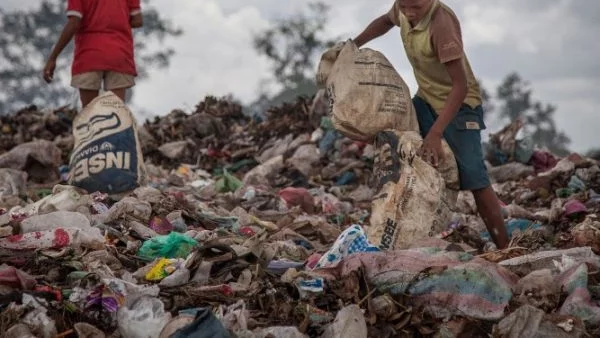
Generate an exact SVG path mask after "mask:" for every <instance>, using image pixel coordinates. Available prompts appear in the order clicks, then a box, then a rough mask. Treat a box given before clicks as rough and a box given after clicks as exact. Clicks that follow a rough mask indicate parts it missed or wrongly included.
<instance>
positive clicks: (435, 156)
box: [418, 132, 443, 168]
mask: <svg viewBox="0 0 600 338" xmlns="http://www.w3.org/2000/svg"><path fill="white" fill-rule="evenodd" d="M442 152H443V150H442V137H441V136H439V135H438V134H436V133H431V132H430V133H429V134H427V136H425V139H424V140H423V145H422V146H421V149H420V150H419V153H418V155H419V156H420V157H421V158H422V159H423V161H425V162H429V163H431V165H432V166H434V167H435V168H437V167H438V165H439V160H440V159H441V158H442Z"/></svg>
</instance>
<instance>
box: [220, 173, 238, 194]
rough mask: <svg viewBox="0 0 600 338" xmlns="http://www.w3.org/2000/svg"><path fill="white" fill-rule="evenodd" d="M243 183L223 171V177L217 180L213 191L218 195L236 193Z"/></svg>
mask: <svg viewBox="0 0 600 338" xmlns="http://www.w3.org/2000/svg"><path fill="white" fill-rule="evenodd" d="M243 185H244V183H242V181H240V180H239V179H238V178H237V177H235V176H233V175H231V174H230V173H229V172H228V171H227V170H226V169H225V170H224V171H223V176H221V178H219V179H218V180H217V183H216V184H215V189H216V190H217V192H219V193H226V192H236V191H237V190H238V189H240V188H241V187H242V186H243Z"/></svg>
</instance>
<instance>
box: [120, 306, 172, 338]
mask: <svg viewBox="0 0 600 338" xmlns="http://www.w3.org/2000/svg"><path fill="white" fill-rule="evenodd" d="M169 320H171V314H170V313H168V312H165V309H164V305H163V303H162V302H161V301H160V300H159V299H158V298H154V297H146V296H144V297H140V298H138V299H136V300H135V301H133V302H132V303H131V304H129V305H128V306H123V307H121V308H120V309H119V312H118V321H119V332H120V333H121V335H122V336H123V337H128V338H158V337H159V335H160V332H161V331H162V329H163V328H164V327H165V325H167V323H168V322H169Z"/></svg>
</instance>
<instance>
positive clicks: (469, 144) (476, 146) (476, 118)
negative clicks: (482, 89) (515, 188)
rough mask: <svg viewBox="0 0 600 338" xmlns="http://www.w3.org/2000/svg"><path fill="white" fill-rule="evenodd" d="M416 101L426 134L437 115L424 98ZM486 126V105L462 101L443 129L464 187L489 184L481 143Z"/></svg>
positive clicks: (416, 98)
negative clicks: (484, 117)
mask: <svg viewBox="0 0 600 338" xmlns="http://www.w3.org/2000/svg"><path fill="white" fill-rule="evenodd" d="M413 104H414V105H415V110H416V112H417V120H418V121H419V128H420V132H421V136H423V137H425V136H426V135H427V133H428V132H429V129H431V127H432V126H433V123H434V122H435V120H436V119H437V114H436V112H435V111H434V110H433V108H431V106H430V105H429V104H428V103H427V102H426V101H425V100H423V99H422V98H420V97H418V96H415V97H414V98H413ZM485 128H486V126H485V124H484V122H483V108H482V107H481V106H477V107H475V108H471V107H469V106H468V105H466V104H463V105H462V106H461V108H460V110H459V111H458V113H457V114H456V117H455V118H454V120H452V122H450V123H449V124H448V126H447V127H446V130H445V131H444V139H445V140H446V142H447V143H448V145H449V146H450V148H451V149H452V152H453V153H454V157H455V158H456V163H457V164H458V174H459V177H460V189H461V190H471V191H472V190H479V189H483V188H487V187H489V186H490V179H489V177H488V173H487V168H486V166H485V163H484V162H483V146H482V144H481V130H484V129H485Z"/></svg>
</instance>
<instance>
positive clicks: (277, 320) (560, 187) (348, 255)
mask: <svg viewBox="0 0 600 338" xmlns="http://www.w3.org/2000/svg"><path fill="white" fill-rule="evenodd" d="M327 110H328V105H327V102H326V100H324V93H323V92H319V93H318V94H317V96H316V97H315V98H314V99H313V100H310V99H307V98H302V99H299V100H298V101H297V102H295V103H292V104H286V105H284V106H281V107H275V108H272V109H271V110H270V111H269V112H268V114H267V117H266V119H265V120H264V121H261V120H258V119H251V118H248V117H246V116H244V114H243V112H242V108H241V107H240V106H239V105H237V104H235V103H232V102H229V101H227V100H223V99H215V98H211V97H209V98H206V99H205V100H204V101H203V102H201V103H200V104H199V105H198V106H197V107H196V111H195V112H193V113H191V114H187V113H185V112H183V111H181V110H175V111H173V112H171V113H170V114H168V115H166V116H164V117H161V118H156V119H154V120H153V121H147V122H146V123H145V124H144V125H143V126H140V127H139V134H140V139H141V142H142V150H143V154H144V158H145V160H146V172H147V175H148V181H147V184H145V185H144V186H141V187H139V188H137V189H135V190H134V191H132V192H131V193H129V194H126V195H125V196H112V195H107V194H102V193H98V192H92V193H88V192H86V191H84V190H82V189H79V188H76V187H73V186H69V185H67V184H66V182H67V175H68V169H66V164H67V163H68V159H69V155H70V152H71V150H72V146H73V142H74V141H73V138H72V136H71V133H72V131H71V129H70V128H71V127H70V126H71V121H72V118H73V114H70V113H69V112H68V111H66V110H64V109H62V110H57V111H48V112H40V111H38V110H37V109H36V108H35V107H32V108H31V109H26V110H23V111H21V112H19V113H17V114H15V115H12V116H4V117H2V120H1V121H2V126H1V129H0V131H1V133H2V135H1V136H0V140H1V143H0V144H1V145H2V147H1V148H2V153H0V168H2V169H0V177H2V180H0V182H1V186H0V208H2V209H1V211H0V262H1V263H0V332H2V337H118V336H121V337H161V338H162V337H248V338H250V337H255V338H258V337H260V338H264V337H357V338H358V337H414V336H427V337H488V336H489V335H491V334H494V335H495V336H498V337H547V336H551V337H584V336H587V335H590V336H596V335H598V334H600V330H599V327H600V303H599V302H598V301H599V300H600V287H599V285H600V284H599V281H600V277H599V276H600V274H598V271H600V259H599V256H598V255H599V254H600V220H599V218H598V211H599V210H600V209H599V206H600V195H599V194H598V193H596V192H600V167H599V163H598V162H597V161H595V160H592V159H588V158H584V157H581V156H579V155H577V154H572V155H570V156H568V157H566V158H558V157H556V156H553V155H552V154H550V153H549V152H547V151H544V150H536V149H534V148H533V146H532V144H531V142H529V141H528V140H526V139H518V137H517V131H518V129H519V128H521V127H522V125H519V124H517V122H515V124H511V125H510V126H508V127H507V128H505V129H504V130H501V131H500V132H499V133H497V134H494V135H492V136H491V137H490V141H489V142H488V144H486V150H487V153H488V162H489V163H490V166H489V170H490V176H491V178H492V179H493V181H494V182H495V183H494V186H493V187H494V189H495V191H496V192H497V193H498V196H499V198H500V199H501V201H502V203H503V213H504V216H505V218H506V224H507V229H508V230H509V232H510V234H511V245H510V247H509V248H507V249H504V250H496V249H495V247H494V245H493V243H492V242H491V240H490V236H489V234H487V232H486V230H485V226H484V224H483V222H482V221H481V219H480V218H479V217H478V216H477V207H476V205H475V202H474V200H473V198H472V196H470V194H469V193H463V192H461V193H460V194H459V195H458V202H457V204H456V206H455V208H454V210H453V212H454V213H453V216H452V220H451V222H449V223H448V224H445V225H443V226H442V228H443V231H439V232H433V231H432V232H431V233H430V235H429V237H428V238H423V239H422V240H420V241H414V242H413V243H409V244H410V245H409V247H407V248H405V249H402V250H400V249H395V250H392V249H390V250H382V249H381V248H380V245H374V244H373V243H374V242H373V241H370V240H369V238H368V236H367V234H368V233H369V232H368V229H369V219H370V217H371V216H372V215H371V206H372V201H373V198H374V194H375V192H376V187H375V186H373V183H372V182H373V177H372V176H373V175H372V172H373V168H374V165H375V163H376V162H377V159H376V157H377V154H378V150H377V149H376V147H375V146H374V144H371V143H368V142H358V141H353V140H350V139H348V138H346V137H344V136H342V134H341V133H339V132H338V131H336V130H335V129H334V127H333V125H332V123H331V120H330V119H329V118H328V117H327ZM70 147H71V148H70ZM492 164H493V165H492ZM399 236H402V231H401V230H400V231H399Z"/></svg>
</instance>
